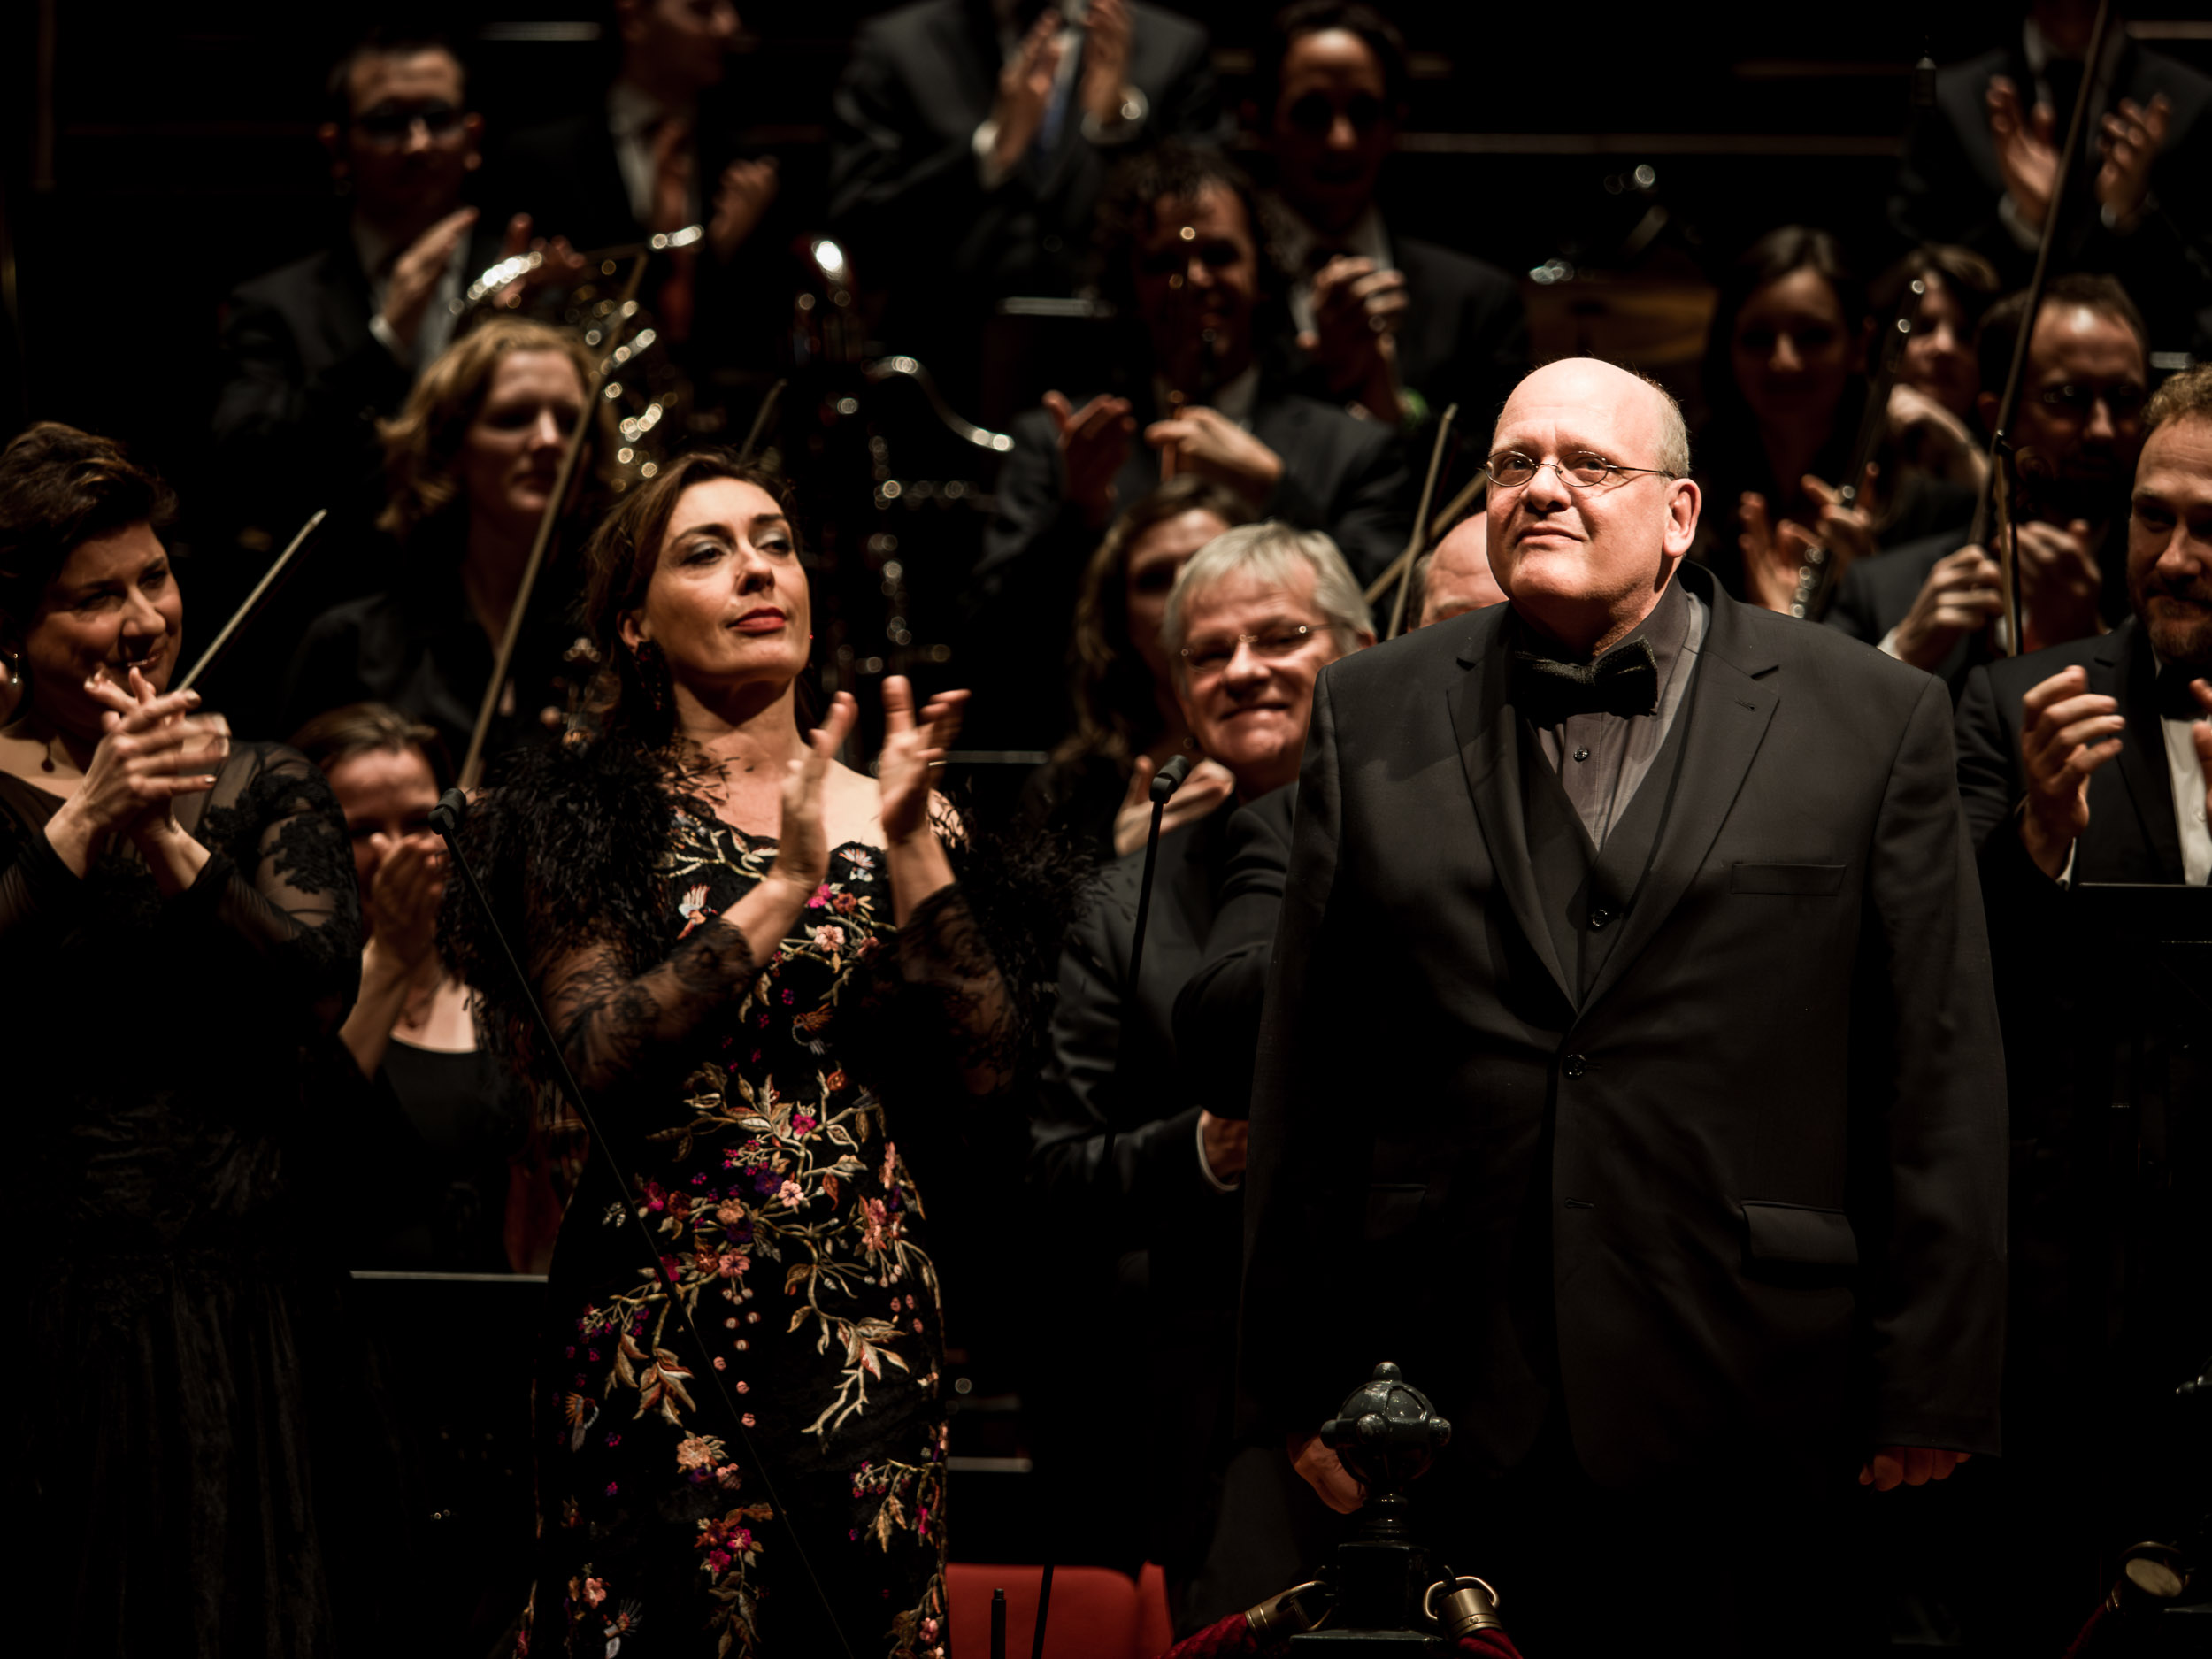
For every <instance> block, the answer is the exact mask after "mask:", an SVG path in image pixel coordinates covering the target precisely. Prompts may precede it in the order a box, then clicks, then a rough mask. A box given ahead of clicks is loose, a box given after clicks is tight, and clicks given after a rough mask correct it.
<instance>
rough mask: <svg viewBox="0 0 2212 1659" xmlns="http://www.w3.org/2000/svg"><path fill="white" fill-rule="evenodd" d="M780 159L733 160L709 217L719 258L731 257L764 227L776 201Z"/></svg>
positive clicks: (709, 233)
mask: <svg viewBox="0 0 2212 1659" xmlns="http://www.w3.org/2000/svg"><path fill="white" fill-rule="evenodd" d="M778 183H779V180H778V177H777V173H776V158H775V157H773V156H766V157H762V158H761V159H760V160H758V161H733V162H732V163H730V165H728V166H726V167H725V168H723V169H722V180H721V182H720V183H718V185H716V186H715V188H714V210H713V211H712V212H710V214H709V215H708V216H707V241H708V242H710V243H711V244H713V247H714V251H715V256H716V257H718V258H721V259H728V258H731V257H733V256H734V255H735V254H736V252H737V250H739V249H740V248H741V247H742V246H744V243H745V239H746V238H747V237H749V236H750V235H751V234H753V233H754V232H755V231H756V230H757V229H759V228H760V221H761V220H762V219H764V218H766V217H767V214H768V210H769V208H770V207H771V206H772V205H773V204H774V203H775V200H776V188H777V185H778Z"/></svg>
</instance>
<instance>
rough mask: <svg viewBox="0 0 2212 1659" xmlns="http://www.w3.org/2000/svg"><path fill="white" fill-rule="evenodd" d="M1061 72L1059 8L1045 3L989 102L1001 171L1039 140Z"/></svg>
mask: <svg viewBox="0 0 2212 1659" xmlns="http://www.w3.org/2000/svg"><path fill="white" fill-rule="evenodd" d="M1059 74H1060V14H1059V13H1058V12H1055V11H1053V10H1052V9H1051V8H1050V7H1049V6H1048V7H1047V8H1046V9H1045V10H1044V11H1043V12H1040V13H1039V14H1038V17H1037V20H1036V21H1035V22H1034V23H1033V24H1031V25H1030V26H1029V33H1028V34H1026V35H1023V36H1022V41H1021V44H1020V45H1019V46H1018V47H1016V48H1015V49H1014V55H1013V56H1012V57H1011V58H1008V59H1007V60H1006V66H1005V67H1004V68H1003V69H1002V70H1000V71H999V76H998V96H996V97H995V98H994V99H993V100H992V102H991V119H992V121H993V122H994V123H995V125H996V128H997V134H998V135H997V137H996V138H995V139H994V140H993V142H992V145H991V159H992V161H993V163H994V164H995V165H997V166H998V168H999V169H1000V170H1001V171H1002V172H1006V173H1010V172H1012V171H1013V170H1014V168H1015V167H1017V166H1018V165H1020V163H1021V158H1022V157H1024V156H1025V155H1026V154H1027V153H1028V151H1029V147H1030V146H1031V145H1032V144H1033V143H1035V142H1037V133H1038V129H1039V128H1041V127H1043V126H1044V122H1045V108H1046V106H1047V105H1048V104H1050V103H1051V101H1052V86H1053V82H1054V81H1056V80H1057V79H1058V78H1059Z"/></svg>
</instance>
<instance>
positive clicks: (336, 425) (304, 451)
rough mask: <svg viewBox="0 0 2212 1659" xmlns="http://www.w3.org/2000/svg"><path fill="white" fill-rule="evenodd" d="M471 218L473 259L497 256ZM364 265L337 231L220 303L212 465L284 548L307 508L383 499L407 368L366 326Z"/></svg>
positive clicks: (254, 520) (246, 512)
mask: <svg viewBox="0 0 2212 1659" xmlns="http://www.w3.org/2000/svg"><path fill="white" fill-rule="evenodd" d="M498 245H499V238H498V235H497V234H495V232H494V231H493V230H492V228H491V227H489V226H488V225H487V224H486V223H485V222H484V221H482V220H479V222H478V224H477V227H476V228H475V230H474V231H473V232H472V234H471V237H470V244H469V261H470V267H471V268H472V269H481V268H482V267H483V266H484V265H489V264H490V263H491V262H492V261H493V260H494V259H495V258H497V257H498ZM369 296H370V288H369V278H368V274H367V273H365V271H363V270H362V268H361V258H360V256H359V255H358V254H357V252H356V251H355V250H354V246H353V239H352V236H351V234H350V233H349V232H348V231H347V230H346V229H344V228H343V227H341V229H340V231H339V234H338V235H337V236H336V237H335V238H334V240H333V241H332V242H331V243H330V245H329V246H328V247H326V248H325V249H323V250H321V251H320V252H319V253H312V254H310V255H308V256H307V257H305V258H303V259H297V260H295V261H294V262H293V263H292V264H290V265H283V266H280V267H279V268H278V269H277V270H274V271H272V272H269V273H266V274H265V275H263V276H258V277H256V278H255V279H254V280H252V281H250V282H245V283H242V284H241V285H240V286H239V287H238V288H237V289H236V290H235V291H234V292H233V293H232V295H231V296H230V298H229V300H228V301H227V303H225V305H224V307H223V318H222V330H221V342H220V347H221V353H222V384H221V388H220V389H219V392H218V393H217V395H216V402H215V421H214V426H215V444H216V463H217V465H218V468H219V472H220V473H221V477H222V482H223V488H224V493H225V495H226V496H227V497H228V498H229V499H230V500H231V501H232V502H233V503H234V511H233V516H234V518H237V519H238V520H239V521H240V522H242V523H244V524H248V525H252V526H257V527H259V528H260V529H262V530H264V531H265V532H266V533H267V534H269V535H270V536H271V537H272V538H273V539H274V540H275V541H277V543H278V545H282V543H283V541H285V540H286V539H288V538H289V536H290V535H291V534H292V532H293V531H295V530H296V529H297V528H298V527H299V526H300V524H301V522H302V521H303V520H304V519H305V518H306V517H307V515H308V514H309V513H311V512H312V511H315V509H317V508H318V507H329V508H331V509H332V510H333V511H332V514H331V516H332V518H334V519H338V520H344V519H346V518H349V517H357V518H362V519H363V520H364V521H365V520H366V519H367V518H372V517H373V516H374V511H375V509H376V507H378V506H380V505H381V504H382V502H383V495H384V492H383V482H382V472H383V446H382V445H381V444H380V442H378V441H377V436H376V423H377V422H378V421H379V420H380V419H384V418H386V417H388V416H390V415H394V414H396V413H397V412H398V411H399V406H400V404H401V403H403V402H405V401H406V397H407V393H408V391H409V389H410V388H411V387H412V386H413V385H414V373H413V372H412V370H411V369H410V368H409V367H408V366H407V365H404V364H403V363H401V362H400V361H399V360H398V359H397V358H396V357H393V356H392V354H391V353H390V352H389V351H388V350H387V349H385V348H384V347H383V346H382V345H380V344H379V343H378V342H377V340H376V337H375V336H374V335H373V334H370V332H369V320H370V319H371V317H372V316H373V311H372V310H371V307H370V303H369Z"/></svg>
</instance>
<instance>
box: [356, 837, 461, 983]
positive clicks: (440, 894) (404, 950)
mask: <svg viewBox="0 0 2212 1659" xmlns="http://www.w3.org/2000/svg"><path fill="white" fill-rule="evenodd" d="M369 847H370V850H371V851H372V852H373V854H374V856H375V858H376V864H375V867H374V869H373V871H372V872H371V873H370V876H369V885H368V891H367V892H365V894H363V895H361V919H362V921H363V923H364V924H365V929H366V931H367V933H368V935H369V949H370V950H371V951H373V952H374V953H375V954H376V955H378V956H384V957H387V958H388V960H389V961H390V963H391V965H392V967H393V969H394V970H395V971H396V972H397V973H399V974H400V975H402V976H406V975H411V974H412V973H413V972H415V971H416V970H417V969H418V968H419V967H421V966H422V964H424V963H425V962H426V960H428V959H429V956H430V949H431V947H432V946H433V945H434V944H435V943H436V942H437V937H438V906H439V905H440V904H441V903H442V902H444V899H445V883H446V871H445V849H444V847H443V846H442V844H441V843H440V841H439V840H438V838H437V837H436V836H435V835H433V834H429V833H422V834H416V835H400V836H392V835H384V834H376V835H372V836H370V837H369Z"/></svg>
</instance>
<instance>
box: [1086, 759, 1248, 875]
mask: <svg viewBox="0 0 2212 1659" xmlns="http://www.w3.org/2000/svg"><path fill="white" fill-rule="evenodd" d="M1159 770H1160V769H1159V768H1158V767H1157V766H1156V765H1154V764H1152V757H1150V756H1149V755H1140V756H1138V757H1137V763H1136V764H1135V765H1133V766H1132V767H1131V768H1130V769H1129V788H1128V792H1127V793H1126V794H1125V795H1123V796H1122V797H1121V805H1120V807H1119V808H1118V809H1117V810H1116V811H1115V813H1114V856H1116V857H1118V858H1126V857H1127V856H1129V855H1130V854H1131V853H1133V852H1135V851H1136V850H1137V849H1139V848H1141V847H1142V846H1143V845H1144V843H1145V839H1146V838H1147V837H1148V836H1149V835H1150V834H1151V833H1152V779H1153V775H1154V774H1155V773H1156V772H1158V771H1159ZM1235 787H1237V780H1236V778H1235V776H1234V775H1233V773H1231V772H1230V771H1229V769H1228V768H1227V767H1226V766H1225V765H1223V764H1221V763H1220V762H1219V761H1217V760H1202V761H1200V762H1199V763H1198V764H1196V765H1195V766H1193V767H1192V768H1191V769H1190V776H1189V777H1187V778H1186V779H1184V780H1183V784H1182V787H1180V788H1179V789H1178V790H1176V792H1175V793H1174V795H1172V796H1171V797H1170V798H1169V800H1168V803H1167V807H1166V810H1164V811H1163V812H1162V813H1161V814H1160V833H1161V834H1163V835H1164V834H1166V833H1168V832H1169V831H1170V830H1172V829H1180V828H1181V827H1182V826H1184V825H1186V824H1195V823H1197V822H1198V820H1199V819H1200V818H1204V817H1205V816H1206V815H1207V814H1208V813H1210V812H1211V811H1212V810H1214V809H1215V808H1216V807H1217V806H1219V805H1220V804H1221V803H1223V802H1224V801H1226V800H1227V799H1228V798H1229V795H1230V792H1231V791H1232V790H1233V789H1234V788H1235Z"/></svg>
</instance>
